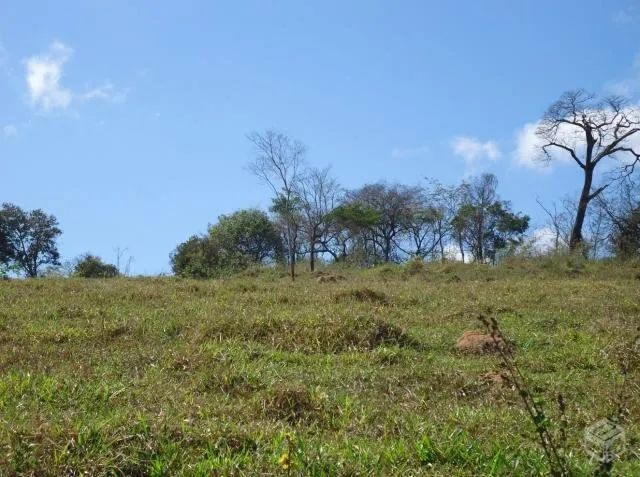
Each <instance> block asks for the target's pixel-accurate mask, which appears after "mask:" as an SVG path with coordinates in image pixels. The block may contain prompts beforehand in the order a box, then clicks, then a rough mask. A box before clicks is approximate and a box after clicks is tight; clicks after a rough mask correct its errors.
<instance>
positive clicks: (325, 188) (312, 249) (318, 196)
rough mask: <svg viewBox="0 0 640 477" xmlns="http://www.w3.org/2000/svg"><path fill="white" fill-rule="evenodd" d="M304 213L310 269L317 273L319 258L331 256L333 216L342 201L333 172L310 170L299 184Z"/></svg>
mask: <svg viewBox="0 0 640 477" xmlns="http://www.w3.org/2000/svg"><path fill="white" fill-rule="evenodd" d="M295 189H296V194H297V196H298V199H299V203H300V209H301V213H302V217H303V220H302V229H303V231H304V233H305V235H306V237H307V244H308V250H307V252H308V253H309V268H310V269H311V271H313V270H314V269H315V261H316V255H317V254H319V253H325V252H331V248H330V247H329V244H328V242H329V240H330V239H331V236H332V235H333V234H332V227H331V224H332V220H331V212H332V211H333V210H334V209H335V207H336V206H337V205H338V203H339V201H340V197H341V195H342V189H341V188H340V185H339V184H338V182H337V181H336V180H335V179H334V178H333V177H332V176H331V175H330V168H329V167H327V168H324V169H315V168H310V169H307V170H306V171H305V172H304V174H303V175H302V177H301V179H300V180H299V181H298V182H297V184H296V187H295Z"/></svg>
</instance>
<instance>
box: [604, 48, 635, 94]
mask: <svg viewBox="0 0 640 477" xmlns="http://www.w3.org/2000/svg"><path fill="white" fill-rule="evenodd" d="M605 89H606V90H607V91H609V92H610V93H612V94H615V95H618V96H624V97H626V98H633V97H635V96H636V95H637V94H638V93H640V53H638V54H637V55H636V57H635V59H634V61H633V66H632V68H631V74H630V75H629V77H628V78H625V79H622V80H619V81H612V82H609V83H607V84H606V85H605Z"/></svg>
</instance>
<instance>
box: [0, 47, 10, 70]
mask: <svg viewBox="0 0 640 477" xmlns="http://www.w3.org/2000/svg"><path fill="white" fill-rule="evenodd" d="M10 71H11V68H10V67H9V51H8V50H7V49H6V48H5V46H4V44H3V43H2V41H0V73H3V72H4V73H9V72H10Z"/></svg>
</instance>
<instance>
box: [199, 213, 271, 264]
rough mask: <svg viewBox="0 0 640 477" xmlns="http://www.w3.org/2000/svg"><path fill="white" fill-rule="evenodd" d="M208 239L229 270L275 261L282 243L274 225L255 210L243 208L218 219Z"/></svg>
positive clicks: (210, 230)
mask: <svg viewBox="0 0 640 477" xmlns="http://www.w3.org/2000/svg"><path fill="white" fill-rule="evenodd" d="M209 239H210V240H211V241H212V243H213V244H215V246H216V247H217V248H218V250H219V252H220V258H221V260H222V261H223V262H226V264H227V266H228V267H230V268H245V267H247V266H249V265H251V264H259V263H265V262H274V261H276V260H278V259H280V258H281V257H282V242H281V240H280V236H279V234H278V231H277V229H276V227H275V226H274V224H273V222H271V220H269V217H268V216H267V214H266V213H264V212H263V211H261V210H258V209H245V210H239V211H237V212H234V213H233V214H230V215H221V216H220V217H218V223H217V224H215V225H212V226H211V227H210V228H209Z"/></svg>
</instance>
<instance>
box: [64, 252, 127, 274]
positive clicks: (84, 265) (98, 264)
mask: <svg viewBox="0 0 640 477" xmlns="http://www.w3.org/2000/svg"><path fill="white" fill-rule="evenodd" d="M119 275H120V272H118V269H117V268H116V266H115V265H111V264H109V263H104V262H103V261H102V259H101V258H100V257H97V256H95V255H91V254H89V253H87V254H86V255H83V256H82V257H81V258H80V259H79V260H78V263H77V264H76V266H75V268H74V270H73V276H75V277H81V278H114V277H117V276H119Z"/></svg>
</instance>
